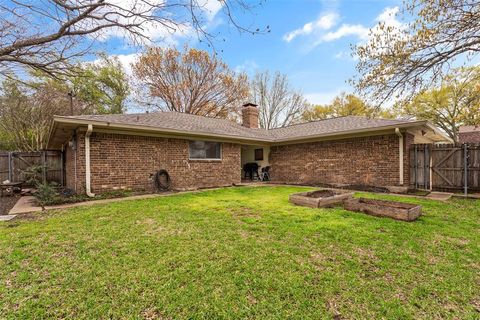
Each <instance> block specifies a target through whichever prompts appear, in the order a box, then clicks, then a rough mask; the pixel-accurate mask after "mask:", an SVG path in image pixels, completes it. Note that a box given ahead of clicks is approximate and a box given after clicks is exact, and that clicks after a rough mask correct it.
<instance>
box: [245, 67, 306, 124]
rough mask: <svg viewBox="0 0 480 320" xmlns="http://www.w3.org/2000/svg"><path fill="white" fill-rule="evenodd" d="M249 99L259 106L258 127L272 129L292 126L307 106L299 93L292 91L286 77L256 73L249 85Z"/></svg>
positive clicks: (278, 74)
mask: <svg viewBox="0 0 480 320" xmlns="http://www.w3.org/2000/svg"><path fill="white" fill-rule="evenodd" d="M250 95H251V97H250V99H251V100H252V101H253V102H255V103H256V104H258V105H259V118H260V127H262V128H265V129H273V128H278V127H285V126H288V125H290V124H294V123H296V122H298V121H299V120H300V119H301V116H302V114H303V112H304V111H305V109H306V108H307V106H308V103H307V101H306V100H305V98H304V97H303V96H302V94H301V93H300V92H297V91H295V90H293V89H292V88H291V87H290V84H289V83H288V79H287V76H286V75H284V74H281V73H278V72H277V73H275V74H274V75H273V76H272V75H271V74H270V73H269V72H267V71H266V72H262V73H257V74H256V75H255V78H254V79H253V81H252V82H251V85H250Z"/></svg>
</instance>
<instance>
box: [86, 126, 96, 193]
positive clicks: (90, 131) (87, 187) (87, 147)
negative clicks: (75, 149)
mask: <svg viewBox="0 0 480 320" xmlns="http://www.w3.org/2000/svg"><path fill="white" fill-rule="evenodd" d="M92 131H93V126H92V125H91V124H89V125H88V129H87V132H86V133H85V189H86V190H85V193H86V194H87V196H89V197H91V198H93V197H95V194H93V193H92V189H91V185H90V136H91V135H92Z"/></svg>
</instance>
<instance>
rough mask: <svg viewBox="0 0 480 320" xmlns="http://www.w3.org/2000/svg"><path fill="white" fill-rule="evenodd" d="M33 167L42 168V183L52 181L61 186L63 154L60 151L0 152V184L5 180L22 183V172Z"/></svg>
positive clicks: (62, 179)
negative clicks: (39, 166) (38, 166)
mask: <svg viewBox="0 0 480 320" xmlns="http://www.w3.org/2000/svg"><path fill="white" fill-rule="evenodd" d="M33 165H41V166H42V167H43V174H42V178H43V181H49V182H50V181H54V182H56V183H58V184H61V185H63V181H64V174H63V172H64V171H63V154H62V152H60V151H38V152H1V151H0V183H1V182H2V181H5V180H9V181H24V180H25V178H24V176H23V172H24V171H25V170H26V169H28V168H29V167H31V166H33Z"/></svg>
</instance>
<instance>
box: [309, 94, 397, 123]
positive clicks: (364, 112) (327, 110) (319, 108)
mask: <svg viewBox="0 0 480 320" xmlns="http://www.w3.org/2000/svg"><path fill="white" fill-rule="evenodd" d="M344 116H366V117H372V118H374V117H381V118H392V117H394V115H393V113H392V112H391V111H389V110H386V109H378V108H375V107H373V106H371V105H369V104H368V103H366V102H365V101H363V100H362V99H361V98H359V97H357V96H355V95H353V94H346V93H341V94H340V95H338V96H337V97H335V99H333V101H332V102H331V103H330V104H325V105H315V106H313V107H311V108H310V109H308V110H306V111H305V112H304V113H303V116H302V118H303V120H304V121H313V120H322V119H329V118H335V117H344Z"/></svg>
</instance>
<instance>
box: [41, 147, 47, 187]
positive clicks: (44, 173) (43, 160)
mask: <svg viewBox="0 0 480 320" xmlns="http://www.w3.org/2000/svg"><path fill="white" fill-rule="evenodd" d="M42 173H43V174H42V175H43V183H46V182H47V155H46V152H45V151H42Z"/></svg>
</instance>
